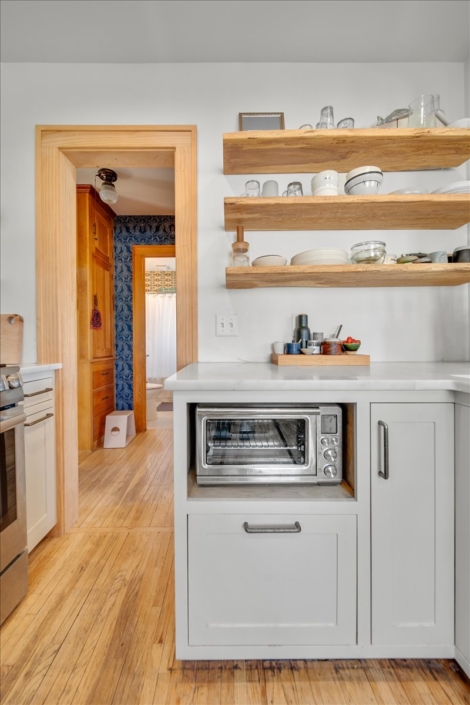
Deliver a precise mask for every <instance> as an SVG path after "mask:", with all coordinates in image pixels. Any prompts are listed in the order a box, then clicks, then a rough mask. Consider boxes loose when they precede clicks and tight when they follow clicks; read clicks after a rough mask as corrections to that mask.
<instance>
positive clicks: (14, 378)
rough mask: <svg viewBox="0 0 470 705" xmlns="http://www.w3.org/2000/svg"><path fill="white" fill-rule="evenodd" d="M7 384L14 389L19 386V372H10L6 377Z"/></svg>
mask: <svg viewBox="0 0 470 705" xmlns="http://www.w3.org/2000/svg"><path fill="white" fill-rule="evenodd" d="M8 384H9V386H10V388H11V389H16V388H17V387H21V377H20V375H19V374H12V375H9V377H8Z"/></svg>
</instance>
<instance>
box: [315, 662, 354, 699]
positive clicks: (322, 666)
mask: <svg viewBox="0 0 470 705" xmlns="http://www.w3.org/2000/svg"><path fill="white" fill-rule="evenodd" d="M307 672H308V677H309V680H310V685H311V687H312V692H313V694H314V697H315V698H316V700H319V701H320V702H321V703H322V704H323V705H346V701H345V699H344V695H343V690H342V688H341V684H340V682H339V679H338V675H337V673H336V669H335V661H307Z"/></svg>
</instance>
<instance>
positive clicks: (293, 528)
mask: <svg viewBox="0 0 470 705" xmlns="http://www.w3.org/2000/svg"><path fill="white" fill-rule="evenodd" d="M243 528H244V529H245V531H246V533H247V534H300V532H301V531H302V529H301V526H300V524H299V522H298V521H296V522H294V524H264V525H263V526H250V525H249V524H248V522H247V521H245V522H244V524H243Z"/></svg>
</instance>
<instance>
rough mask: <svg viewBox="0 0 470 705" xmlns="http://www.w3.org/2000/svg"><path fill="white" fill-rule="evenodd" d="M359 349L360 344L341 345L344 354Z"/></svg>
mask: <svg viewBox="0 0 470 705" xmlns="http://www.w3.org/2000/svg"><path fill="white" fill-rule="evenodd" d="M360 347H361V344H360V343H343V350H345V351H346V352H353V353H355V352H357V351H358V350H359V348H360Z"/></svg>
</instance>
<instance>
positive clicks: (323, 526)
mask: <svg viewBox="0 0 470 705" xmlns="http://www.w3.org/2000/svg"><path fill="white" fill-rule="evenodd" d="M245 522H248V524H249V526H248V527H247V528H248V529H250V527H251V529H253V530H254V531H255V532H256V531H258V530H259V529H260V527H266V526H268V527H272V526H273V525H275V526H279V527H286V526H287V527H295V526H296V524H295V523H296V522H298V525H297V527H298V526H300V532H298V533H247V531H246V528H245ZM188 537H189V580H188V584H189V643H190V645H192V646H200V645H207V646H221V645H233V646H235V645H252V646H255V645H276V644H284V645H300V644H302V645H319V644H322V645H328V644H355V643H356V517H355V516H348V515H341V516H327V515H324V516H311V515H277V516H273V515H256V516H254V515H251V516H250V515H248V516H247V515H235V516H222V515H215V516H207V515H191V516H189V517H188Z"/></svg>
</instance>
